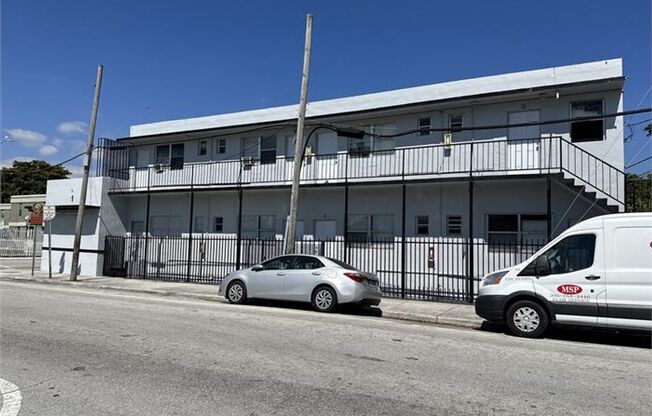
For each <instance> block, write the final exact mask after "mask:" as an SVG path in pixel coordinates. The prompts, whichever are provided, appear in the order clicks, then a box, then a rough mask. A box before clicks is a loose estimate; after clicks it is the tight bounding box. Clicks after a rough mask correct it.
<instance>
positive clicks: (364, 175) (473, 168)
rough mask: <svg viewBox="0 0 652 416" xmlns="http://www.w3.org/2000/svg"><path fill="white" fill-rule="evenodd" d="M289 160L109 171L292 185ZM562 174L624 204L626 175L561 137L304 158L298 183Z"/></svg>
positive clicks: (118, 179) (168, 184)
mask: <svg viewBox="0 0 652 416" xmlns="http://www.w3.org/2000/svg"><path fill="white" fill-rule="evenodd" d="M292 162H293V158H291V157H277V158H276V162H275V163H261V161H260V160H251V159H250V160H246V159H241V160H225V161H213V162H192V163H185V164H183V166H182V167H181V168H180V169H175V168H174V167H172V166H170V165H150V166H146V167H130V168H128V169H108V172H107V174H108V176H111V177H113V183H112V186H111V188H110V190H111V191H113V192H134V191H135V192H138V191H151V190H174V189H188V188H191V189H199V188H228V187H247V186H266V185H267V186H272V185H281V186H284V185H290V184H291V182H292V170H293V163H292ZM548 173H567V174H568V176H569V177H572V178H576V179H577V180H578V181H579V182H580V183H581V184H582V185H583V186H585V187H586V188H587V189H588V190H590V191H595V192H599V193H602V194H604V195H605V196H606V197H608V198H611V199H613V200H614V201H616V202H617V203H620V204H622V203H623V202H624V186H623V184H624V172H622V171H621V170H620V169H618V168H616V167H614V166H612V165H610V164H609V163H607V162H605V161H603V160H601V159H599V158H597V157H595V156H593V155H592V154H590V153H588V152H586V151H585V150H583V149H581V148H579V147H578V146H576V145H575V144H573V143H571V142H569V141H567V140H565V139H564V138H562V137H558V136H553V137H545V138H534V139H518V140H514V139H509V140H507V139H502V140H486V141H470V142H458V143H453V144H450V145H445V144H433V145H426V146H415V147H401V148H396V149H392V150H381V151H378V150H377V151H369V152H366V153H364V154H349V153H346V152H341V153H335V154H328V155H313V156H307V157H305V159H304V161H303V165H302V169H301V183H302V184H304V185H310V184H326V183H359V182H389V181H409V180H419V179H421V180H423V179H439V178H465V177H483V176H486V177H489V176H502V175H536V174H539V175H540V174H548Z"/></svg>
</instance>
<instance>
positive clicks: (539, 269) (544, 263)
mask: <svg viewBox="0 0 652 416" xmlns="http://www.w3.org/2000/svg"><path fill="white" fill-rule="evenodd" d="M550 273H551V270H550V262H549V261H548V258H547V257H546V256H545V255H543V254H542V255H540V256H539V257H537V258H536V260H534V274H535V275H536V276H548V275H549V274H550Z"/></svg>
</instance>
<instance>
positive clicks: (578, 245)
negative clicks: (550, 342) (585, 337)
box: [533, 229, 606, 324]
mask: <svg viewBox="0 0 652 416" xmlns="http://www.w3.org/2000/svg"><path fill="white" fill-rule="evenodd" d="M603 235H604V233H603V230H602V229H594V230H582V231H577V232H575V233H573V234H569V235H567V236H566V237H565V238H563V239H562V240H560V241H558V242H557V243H556V244H555V245H553V246H552V247H551V248H549V249H548V250H546V251H545V253H544V255H545V256H546V257H547V258H548V262H549V263H550V269H551V272H552V273H551V274H550V275H548V276H541V277H536V278H535V279H533V281H534V290H535V292H536V293H537V294H539V295H541V296H543V297H544V298H545V299H547V300H548V301H549V302H550V303H551V304H552V306H553V311H554V313H555V316H556V319H557V320H558V321H560V322H574V323H579V324H597V323H598V305H599V301H601V300H602V302H604V290H605V280H606V279H605V275H604V259H603V257H604V256H603V253H604V243H603Z"/></svg>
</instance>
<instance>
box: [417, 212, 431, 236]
mask: <svg viewBox="0 0 652 416" xmlns="http://www.w3.org/2000/svg"><path fill="white" fill-rule="evenodd" d="M416 228H417V229H416V233H417V235H428V234H430V218H429V217H428V216H427V215H417V218H416Z"/></svg>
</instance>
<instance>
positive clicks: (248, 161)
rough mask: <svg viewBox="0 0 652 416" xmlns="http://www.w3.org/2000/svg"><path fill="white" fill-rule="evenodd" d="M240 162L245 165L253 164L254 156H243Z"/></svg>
mask: <svg viewBox="0 0 652 416" xmlns="http://www.w3.org/2000/svg"><path fill="white" fill-rule="evenodd" d="M242 164H243V165H245V166H252V165H253V164H254V158H253V157H251V156H243V157H242Z"/></svg>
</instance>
